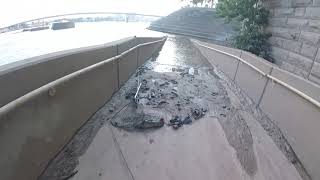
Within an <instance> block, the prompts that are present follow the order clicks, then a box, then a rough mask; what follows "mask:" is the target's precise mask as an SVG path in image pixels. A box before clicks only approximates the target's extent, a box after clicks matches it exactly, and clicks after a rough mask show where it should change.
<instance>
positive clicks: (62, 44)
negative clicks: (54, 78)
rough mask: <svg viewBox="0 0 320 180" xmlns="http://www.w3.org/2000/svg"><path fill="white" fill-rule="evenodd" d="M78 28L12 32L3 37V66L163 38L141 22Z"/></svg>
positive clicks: (0, 45)
mask: <svg viewBox="0 0 320 180" xmlns="http://www.w3.org/2000/svg"><path fill="white" fill-rule="evenodd" d="M75 26H76V27H75V28H72V29H64V30H55V31H54V30H51V29H48V30H42V31H35V32H9V33H3V34H0V66H3V65H6V64H10V63H13V62H17V61H22V60H24V59H27V58H31V57H35V56H39V55H43V54H48V53H52V52H57V51H62V50H66V49H73V48H79V47H85V46H90V45H98V44H103V43H107V42H111V41H115V40H118V39H121V38H125V37H129V36H162V35H163V34H162V33H159V32H155V31H150V30H147V29H146V28H147V27H148V26H149V23H141V22H129V23H125V22H86V23H76V25H75Z"/></svg>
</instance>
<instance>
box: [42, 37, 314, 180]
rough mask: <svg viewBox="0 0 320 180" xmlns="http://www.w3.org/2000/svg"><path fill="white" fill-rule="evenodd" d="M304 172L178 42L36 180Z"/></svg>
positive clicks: (255, 115)
mask: <svg viewBox="0 0 320 180" xmlns="http://www.w3.org/2000/svg"><path fill="white" fill-rule="evenodd" d="M139 85H140V86H139ZM300 166H301V165H300V163H299V161H298V159H296V157H295V155H294V153H293V151H292V150H291V148H290V146H289V144H287V142H286V141H285V139H284V138H283V136H282V134H281V132H280V131H279V129H277V128H276V126H275V125H274V124H273V123H272V122H271V121H270V120H269V119H268V118H267V117H265V116H264V115H263V114H262V113H261V112H260V111H259V110H258V109H256V108H255V106H254V105H253V104H252V103H251V101H250V99H248V98H247V97H246V96H245V95H243V94H241V91H240V90H239V89H237V87H235V86H234V84H232V83H231V82H230V81H228V79H227V78H226V77H225V76H224V75H223V74H222V73H221V72H220V71H219V70H217V69H215V68H214V67H212V66H211V65H210V64H209V63H208V61H207V60H206V59H204V58H203V57H202V56H201V55H200V53H199V51H198V50H197V49H195V47H193V45H192V43H191V42H190V41H189V40H188V39H187V38H184V37H176V36H173V37H169V38H168V40H167V42H166V43H165V45H164V47H163V49H162V51H161V52H160V54H159V56H158V57H156V58H153V59H152V60H151V61H148V62H147V63H146V64H145V65H143V66H142V67H140V68H139V69H138V70H137V72H136V73H135V74H134V75H133V76H132V77H131V78H130V80H129V81H128V82H127V83H126V84H125V86H124V87H122V88H121V89H120V91H119V92H117V93H116V94H115V95H114V96H113V98H112V99H111V100H110V101H109V102H108V103H107V104H105V106H104V107H102V108H101V109H100V110H99V111H98V112H97V113H96V114H95V115H94V116H93V117H92V118H91V119H90V120H89V121H88V122H87V123H86V124H85V125H84V126H83V127H82V128H81V129H80V130H79V131H78V132H77V134H76V135H75V136H74V138H73V139H72V141H71V142H70V143H69V144H68V145H67V146H66V147H65V148H64V149H63V150H62V151H61V153H60V154H59V155H58V156H57V157H56V158H55V159H54V160H53V161H52V163H51V164H50V165H49V166H48V168H47V170H46V171H45V172H44V173H43V174H42V176H41V177H40V178H39V179H46V180H56V179H64V180H65V179H73V180H88V179H92V180H109V179H112V180H117V179H119V180H126V179H131V180H144V179H146V180H149V179H159V180H163V179H177V180H178V179H179V180H180V179H184V180H188V179H190V180H194V179H203V180H205V179H228V180H230V179H234V180H239V179H250V180H263V179H268V180H270V179H274V180H280V179H281V180H286V179H287V180H295V179H296V180H298V179H308V176H307V175H306V174H305V172H304V170H303V167H302V166H301V167H300Z"/></svg>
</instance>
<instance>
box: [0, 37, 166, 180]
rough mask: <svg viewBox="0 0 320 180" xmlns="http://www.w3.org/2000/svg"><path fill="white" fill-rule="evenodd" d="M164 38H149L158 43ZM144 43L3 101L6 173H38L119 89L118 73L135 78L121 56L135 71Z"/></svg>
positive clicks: (6, 176) (0, 120)
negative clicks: (141, 45)
mask: <svg viewBox="0 0 320 180" xmlns="http://www.w3.org/2000/svg"><path fill="white" fill-rule="evenodd" d="M164 41H165V38H164V39H161V40H159V41H155V42H149V43H148V44H149V45H150V46H154V47H158V46H160V45H161V44H163V42H164ZM138 47H139V45H137V46H135V47H133V48H131V49H130V50H128V51H125V52H124V53H122V54H120V55H119V56H115V57H112V58H110V59H107V60H102V61H101V62H98V63H95V64H93V65H90V66H87V67H85V68H82V69H80V70H78V71H75V72H72V73H70V74H68V75H66V76H63V77H61V78H58V79H56V80H54V81H52V82H49V83H48V84H46V85H44V86H41V87H39V88H37V89H35V90H33V91H31V92H29V93H27V94H25V95H23V96H21V97H19V98H17V99H15V100H14V101H11V102H10V103H8V104H6V105H5V106H3V107H1V108H0V132H1V133H0V143H1V144H3V145H4V146H3V147H2V148H0V153H1V154H2V155H1V156H0V171H1V174H0V179H1V180H11V179H14V180H15V179H17V180H20V179H25V180H33V179H37V177H38V176H39V175H40V173H41V172H42V171H43V170H44V168H45V167H46V166H47V164H48V162H49V161H50V159H51V158H53V157H54V156H55V155H56V154H57V153H58V152H59V151H60V150H61V149H62V148H63V146H64V145H65V144H66V143H67V142H68V141H69V140H70V139H71V138H72V136H73V134H74V133H75V132H76V131H77V130H78V128H80V127H81V126H82V125H83V124H84V123H85V122H86V121H87V120H88V119H89V117H90V116H92V115H93V114H94V113H95V112H96V111H97V110H98V109H99V108H100V107H101V106H102V105H103V104H104V103H106V102H107V101H108V100H109V99H110V98H111V96H112V95H113V93H114V92H115V91H117V90H118V86H119V84H120V83H119V79H120V78H119V77H118V75H123V74H122V73H124V76H123V77H124V79H122V83H124V82H125V81H126V79H128V78H129V77H128V74H126V73H125V72H124V71H123V70H121V69H120V70H121V72H122V73H120V70H119V69H118V68H119V66H118V62H121V60H123V61H122V62H129V63H127V64H124V66H123V68H128V71H130V73H131V74H132V73H133V72H134V71H135V69H136V68H137V49H138ZM153 49H154V50H155V51H158V50H159V49H157V48H153ZM154 53H156V52H153V53H152V54H154ZM120 64H121V63H120ZM128 66H130V67H128ZM131 66H132V67H131ZM120 67H122V66H120Z"/></svg>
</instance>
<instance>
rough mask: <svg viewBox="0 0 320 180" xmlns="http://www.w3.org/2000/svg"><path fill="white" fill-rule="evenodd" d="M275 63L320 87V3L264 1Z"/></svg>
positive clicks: (280, 0)
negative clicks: (267, 11)
mask: <svg viewBox="0 0 320 180" xmlns="http://www.w3.org/2000/svg"><path fill="white" fill-rule="evenodd" d="M264 4H265V6H266V7H267V8H268V9H269V10H270V19H269V27H268V31H269V32H271V33H272V37H271V38H270V43H271V45H272V56H273V58H274V60H275V63H276V64H277V65H279V66H280V67H281V68H282V69H285V70H288V71H290V72H293V73H295V74H297V75H299V76H301V77H303V78H306V79H309V80H311V81H313V82H316V83H317V84H320V51H319V48H320V0H265V1H264Z"/></svg>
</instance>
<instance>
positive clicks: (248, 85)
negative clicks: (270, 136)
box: [193, 41, 320, 179]
mask: <svg viewBox="0 0 320 180" xmlns="http://www.w3.org/2000/svg"><path fill="white" fill-rule="evenodd" d="M193 42H194V44H195V45H196V46H197V47H198V48H199V50H200V51H201V52H202V54H203V55H204V56H205V57H206V58H207V59H208V60H209V62H211V63H212V64H214V65H217V66H218V67H219V68H220V69H221V70H222V71H224V72H225V73H226V74H227V75H228V76H229V77H230V78H231V79H232V80H234V82H235V83H237V84H238V86H239V87H240V88H241V89H242V90H243V91H244V92H245V93H246V94H247V95H248V96H249V97H250V98H251V99H252V100H253V101H254V102H255V103H256V104H257V105H259V106H260V108H261V109H262V110H263V111H264V112H265V113H266V114H267V115H268V116H269V117H270V118H271V119H272V120H274V121H275V122H276V123H277V125H278V126H279V128H280V129H281V130H282V132H283V134H284V135H285V137H286V138H287V140H288V141H289V143H290V144H291V146H292V148H293V149H294V151H295V152H296V154H297V156H298V157H299V159H300V160H301V162H302V163H303V165H304V166H305V168H306V170H307V171H308V173H309V174H310V175H311V177H312V179H320V172H319V167H320V156H319V152H320V141H319V131H318V129H319V127H320V118H319V117H320V87H319V86H318V85H316V84H314V83H312V82H310V81H308V80H305V79H302V78H301V77H298V76H296V75H294V74H292V73H289V72H287V71H283V70H281V69H279V68H278V67H276V66H274V65H273V64H271V63H269V62H267V61H264V60H263V59H261V58H259V57H257V56H255V55H253V54H251V53H248V52H244V51H242V52H241V53H240V54H239V51H240V50H235V49H230V48H226V47H221V46H217V45H213V44H211V45H210V44H208V43H202V42H199V41H193ZM240 57H241V58H240ZM235 64H238V65H237V66H236V67H235ZM231 75H233V76H231ZM232 77H233V78H232Z"/></svg>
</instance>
